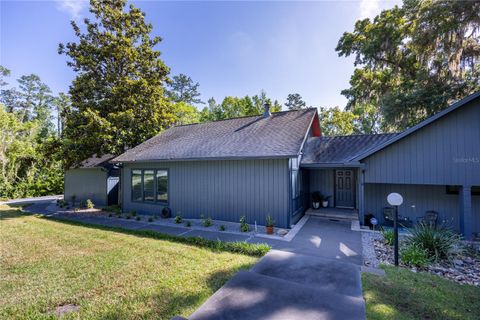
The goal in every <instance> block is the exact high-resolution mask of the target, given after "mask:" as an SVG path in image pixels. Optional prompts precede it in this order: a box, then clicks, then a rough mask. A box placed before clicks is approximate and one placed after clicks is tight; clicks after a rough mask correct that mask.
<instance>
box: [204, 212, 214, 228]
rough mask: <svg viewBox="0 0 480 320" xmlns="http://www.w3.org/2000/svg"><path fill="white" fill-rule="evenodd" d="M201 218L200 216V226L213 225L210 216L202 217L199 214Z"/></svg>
mask: <svg viewBox="0 0 480 320" xmlns="http://www.w3.org/2000/svg"><path fill="white" fill-rule="evenodd" d="M201 218H202V226H204V227H207V228H208V227H211V226H212V225H213V222H212V218H210V217H207V218H204V217H203V215H202V216H201Z"/></svg>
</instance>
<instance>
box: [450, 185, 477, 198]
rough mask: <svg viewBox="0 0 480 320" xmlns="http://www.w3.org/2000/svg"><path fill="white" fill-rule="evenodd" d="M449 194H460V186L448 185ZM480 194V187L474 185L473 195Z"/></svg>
mask: <svg viewBox="0 0 480 320" xmlns="http://www.w3.org/2000/svg"><path fill="white" fill-rule="evenodd" d="M446 193H447V194H459V193H460V186H447V187H446ZM479 195H480V187H477V186H473V187H472V196H479Z"/></svg>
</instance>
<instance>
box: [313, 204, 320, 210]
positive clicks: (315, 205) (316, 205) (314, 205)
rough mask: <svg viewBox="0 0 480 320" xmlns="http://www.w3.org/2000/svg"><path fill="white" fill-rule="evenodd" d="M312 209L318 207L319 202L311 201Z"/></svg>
mask: <svg viewBox="0 0 480 320" xmlns="http://www.w3.org/2000/svg"><path fill="white" fill-rule="evenodd" d="M312 206H313V209H318V208H320V202H312Z"/></svg>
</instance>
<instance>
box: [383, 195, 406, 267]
mask: <svg viewBox="0 0 480 320" xmlns="http://www.w3.org/2000/svg"><path fill="white" fill-rule="evenodd" d="M387 201H388V203H389V204H390V205H391V206H394V208H395V216H394V219H393V236H394V252H395V265H396V266H398V206H400V205H401V204H402V203H403V197H402V196H401V195H400V194H399V193H395V192H394V193H390V194H389V195H388V197H387Z"/></svg>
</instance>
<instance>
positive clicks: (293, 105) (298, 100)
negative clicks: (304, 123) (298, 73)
mask: <svg viewBox="0 0 480 320" xmlns="http://www.w3.org/2000/svg"><path fill="white" fill-rule="evenodd" d="M306 105H307V104H306V103H305V101H303V100H302V96H301V95H300V94H298V93H290V94H289V95H288V96H287V102H285V106H286V107H287V108H288V110H299V109H303V108H305V107H306Z"/></svg>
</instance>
